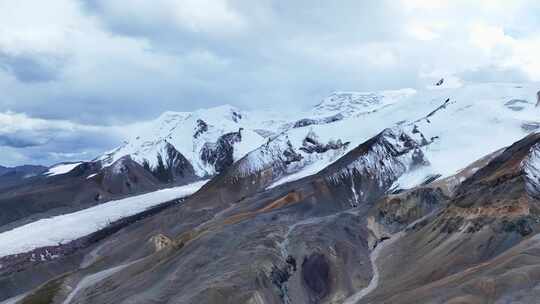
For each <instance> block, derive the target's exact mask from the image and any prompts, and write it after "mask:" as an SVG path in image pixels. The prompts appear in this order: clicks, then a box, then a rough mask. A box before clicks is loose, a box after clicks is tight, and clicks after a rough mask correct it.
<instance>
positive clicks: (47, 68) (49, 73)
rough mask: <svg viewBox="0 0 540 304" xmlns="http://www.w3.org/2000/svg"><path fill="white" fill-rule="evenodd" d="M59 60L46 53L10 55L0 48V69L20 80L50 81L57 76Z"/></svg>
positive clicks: (59, 66)
mask: <svg viewBox="0 0 540 304" xmlns="http://www.w3.org/2000/svg"><path fill="white" fill-rule="evenodd" d="M61 66H62V63H61V60H60V59H58V58H54V57H48V56H46V55H39V54H35V55H10V54H6V53H2V52H1V50H0V69H3V70H4V71H6V72H8V73H11V74H12V75H14V76H15V77H16V78H17V79H18V80H19V81H22V82H42V81H52V80H55V79H56V78H57V77H58V74H59V72H60V68H61Z"/></svg>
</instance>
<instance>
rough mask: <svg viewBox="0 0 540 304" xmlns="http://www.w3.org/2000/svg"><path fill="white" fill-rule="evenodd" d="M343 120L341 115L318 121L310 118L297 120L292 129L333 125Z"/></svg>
mask: <svg viewBox="0 0 540 304" xmlns="http://www.w3.org/2000/svg"><path fill="white" fill-rule="evenodd" d="M343 118H344V116H343V114H341V113H338V114H336V115H332V116H329V117H324V118H319V119H312V118H304V119H301V120H298V121H297V122H295V123H294V125H293V128H302V127H307V126H310V125H321V124H328V123H333V122H336V121H340V120H342V119H343Z"/></svg>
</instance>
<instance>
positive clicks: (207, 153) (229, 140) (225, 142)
mask: <svg viewBox="0 0 540 304" xmlns="http://www.w3.org/2000/svg"><path fill="white" fill-rule="evenodd" d="M241 141H242V128H240V129H239V130H238V132H231V133H227V134H223V135H222V136H220V137H219V138H218V141H217V142H215V143H209V142H208V143H205V144H204V146H203V147H202V149H201V152H200V155H201V159H202V161H203V162H205V163H206V164H209V165H212V166H213V167H214V168H215V170H216V172H218V173H219V172H223V171H224V170H226V169H227V168H229V167H230V166H231V165H232V164H233V162H234V144H236V143H239V142H241Z"/></svg>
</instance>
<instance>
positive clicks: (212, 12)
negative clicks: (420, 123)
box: [0, 0, 540, 161]
mask: <svg viewBox="0 0 540 304" xmlns="http://www.w3.org/2000/svg"><path fill="white" fill-rule="evenodd" d="M536 2H537V1H532V0H516V1H505V0H477V1H468V0H455V1H454V0H403V1H391V0H381V1H355V0H351V1H343V2H341V3H340V5H335V3H332V2H324V1H323V2H320V3H318V4H317V5H315V4H314V3H313V2H312V1H308V0H298V1H292V2H283V1H273V0H260V1H256V2H254V1H246V0H155V1H146V0H130V1H128V0H50V1H33V0H19V1H9V0H0V92H2V96H0V113H2V114H0V136H1V135H4V140H8V137H7V135H6V134H18V135H17V136H19V137H20V138H22V139H32V140H33V141H35V143H36V144H44V145H49V143H44V142H47V140H45V141H43V140H41V139H39V138H40V137H41V138H44V139H49V142H50V141H51V140H50V138H51V137H50V136H49V134H52V133H56V134H64V135H63V136H60V138H61V139H62V141H63V143H62V144H59V145H56V146H54V147H53V146H47V149H42V150H43V151H48V152H47V153H48V154H47V155H48V156H43V155H42V157H44V158H43V159H48V161H50V160H51V159H57V158H58V157H61V155H65V156H66V157H75V156H74V155H83V154H80V153H83V152H85V151H89V152H88V153H94V152H95V151H97V150H98V148H95V147H91V145H92V143H91V142H89V141H87V142H85V145H87V146H86V148H85V147H82V146H81V145H80V144H79V143H78V142H79V140H78V139H77V140H75V139H76V138H78V137H77V136H78V135H73V134H83V133H84V134H88V133H90V134H92V136H95V135H96V134H97V132H98V131H95V130H94V129H91V128H92V125H93V124H99V125H103V126H108V127H106V128H110V129H107V130H112V129H114V130H115V131H114V132H111V133H114V134H120V135H118V136H120V137H121V136H122V134H121V131H117V130H116V129H115V127H110V126H111V125H120V124H125V123H132V122H135V121H140V120H145V119H150V118H153V117H156V116H158V115H159V114H160V113H161V112H163V111H165V110H181V111H182V110H186V111H188V110H193V109H195V108H199V107H208V106H213V105H217V104H222V103H231V104H236V105H239V106H245V107H254V108H259V107H264V106H276V105H279V106H289V107H290V106H291V105H299V106H308V105H311V104H315V103H316V102H317V101H318V100H320V99H321V98H323V97H324V95H325V94H327V93H328V92H330V91H333V90H362V91H365V90H377V89H391V88H400V87H408V86H413V87H414V86H425V85H429V84H432V82H433V81H436V80H438V78H440V77H443V76H445V77H446V78H447V79H450V78H452V77H453V78H455V77H457V76H456V75H465V77H466V78H467V81H482V80H492V79H498V80H501V81H505V80H506V81H512V80H516V79H519V80H520V81H522V80H524V78H528V79H525V80H540V60H539V59H538V56H537V54H538V53H539V52H540V31H539V30H537V29H538V28H540V27H539V26H540V24H539V23H540V22H539V21H538V18H537V15H538V13H539V12H540V5H539V4H537V3H536ZM507 71H510V72H508V73H506V72H507ZM457 82H459V79H457V78H456V83H457ZM8 109H11V110H13V111H15V112H16V113H28V115H27V116H21V115H23V114H15V113H6V111H7V110H8ZM6 115H7V116H9V117H7V118H6V117H5V116H6ZM2 117H3V118H2ZM34 117H41V118H42V119H43V120H39V119H36V118H34ZM1 119H3V120H4V124H2V121H1ZM17 119H18V120H20V121H19V122H17V123H21V124H22V125H21V126H20V127H17V128H18V129H17V128H16V127H13V126H12V125H14V124H16V123H15V122H14V121H15V120H17ZM7 121H11V122H10V123H9V126H8V123H6V122H7ZM24 125H25V126H26V127H25V126H24ZM8 127H9V128H15V129H17V130H15V129H14V130H8V131H4V133H1V132H2V131H1V130H2V128H4V130H7V128H8ZM25 128H26V129H25ZM70 128H72V129H73V130H74V131H73V132H71V133H70V131H69V130H70ZM88 128H90V129H88ZM97 128H98V129H99V128H105V127H97ZM39 130H42V131H39ZM36 134H40V135H39V136H36ZM69 134H71V135H69ZM115 136H116V135H115ZM90 137H91V136H90ZM14 138H15V137H14V136H11V137H9V140H12V139H14ZM58 138H59V137H55V141H56V140H58ZM40 140H41V141H40ZM69 140H73V142H72V143H71V146H69V145H68V142H69ZM93 140H98V141H99V139H98V138H97V137H93ZM30 143H32V141H30V142H27V143H26V144H30ZM109 143H110V140H109V141H108V142H107V144H104V143H101V144H100V147H105V146H107V145H108V144H109ZM11 144H20V145H24V144H25V142H24V141H20V142H18V143H17V142H15V141H14V142H11ZM90 148H92V149H90ZM9 149H10V151H14V150H13V148H9ZM20 149H22V148H20ZM17 151H18V152H17V153H19V154H18V155H19V156H20V152H21V151H22V150H17ZM92 151H94V152H92ZM13 153H14V152H13ZM25 153H26V152H25ZM28 153H30V154H28ZM28 153H27V154H24V153H23V154H24V155H26V156H27V157H28V155H33V156H36V155H37V154H36V153H37V152H36V151H30V150H29V152H28ZM39 155H41V154H39ZM14 157H15V156H14ZM47 157H48V158H47ZM18 159H21V158H20V157H19V158H18Z"/></svg>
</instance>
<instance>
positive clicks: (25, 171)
mask: <svg viewBox="0 0 540 304" xmlns="http://www.w3.org/2000/svg"><path fill="white" fill-rule="evenodd" d="M45 171H47V167H45V166H34V165H23V166H17V167H3V166H0V189H4V188H8V187H12V186H15V185H17V184H19V183H22V182H24V179H26V178H30V177H33V176H36V175H39V174H42V173H43V172H45Z"/></svg>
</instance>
